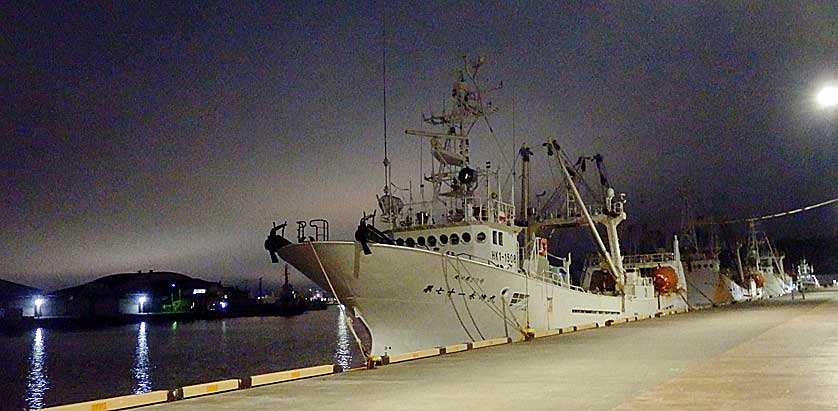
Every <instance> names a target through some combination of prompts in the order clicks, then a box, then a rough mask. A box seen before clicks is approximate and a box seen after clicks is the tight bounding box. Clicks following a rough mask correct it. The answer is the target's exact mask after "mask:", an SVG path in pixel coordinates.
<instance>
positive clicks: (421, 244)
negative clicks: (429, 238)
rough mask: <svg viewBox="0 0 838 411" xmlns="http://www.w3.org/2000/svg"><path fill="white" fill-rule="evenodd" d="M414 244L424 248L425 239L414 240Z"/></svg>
mask: <svg viewBox="0 0 838 411" xmlns="http://www.w3.org/2000/svg"><path fill="white" fill-rule="evenodd" d="M416 244H419V245H420V246H422V247H424V246H425V237H419V238H417V239H416Z"/></svg>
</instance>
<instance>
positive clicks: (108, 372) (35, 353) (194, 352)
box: [0, 306, 363, 411]
mask: <svg viewBox="0 0 838 411" xmlns="http://www.w3.org/2000/svg"><path fill="white" fill-rule="evenodd" d="M332 363H334V364H338V365H339V366H342V367H344V368H350V367H356V366H359V365H361V364H362V363H363V355H362V354H361V353H360V349H359V348H358V345H357V343H356V342H355V339H354V337H353V335H352V333H351V331H350V330H349V327H348V326H347V325H346V321H345V314H344V312H343V310H341V309H340V307H338V306H330V307H329V308H328V309H327V310H321V311H309V312H306V313H304V314H302V315H297V316H293V317H243V318H228V319H216V320H195V321H186V322H184V321H174V322H141V323H138V324H127V325H121V326H113V327H102V328H85V329H56V328H35V329H32V330H24V331H20V332H16V333H14V334H8V333H7V334H0V365H2V366H0V410H3V411H5V410H22V409H39V408H43V407H49V406H55V405H61V404H67V403H74V402H81V401H89V400H94V399H100V398H107V397H114V396H120V395H126V394H134V393H144V392H149V391H152V390H161V389H164V390H165V389H173V388H177V387H182V386H184V385H190V384H197V383H202V382H209V381H216V380H221V379H228V378H242V377H245V376H250V375H254V374H260V373H266V372H273V371H280V370H287V369H293V368H300V367H306V366H312V365H322V364H332Z"/></svg>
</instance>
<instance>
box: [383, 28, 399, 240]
mask: <svg viewBox="0 0 838 411" xmlns="http://www.w3.org/2000/svg"><path fill="white" fill-rule="evenodd" d="M381 85H382V87H381V90H382V93H381V94H382V100H383V106H384V196H385V197H384V198H386V199H387V213H386V214H387V216H388V219H389V221H390V228H391V229H394V228H396V219H395V218H393V196H392V195H390V188H391V184H392V181H391V175H390V174H391V169H390V158H389V157H388V156H387V13H386V12H384V13H382V14H381Z"/></svg>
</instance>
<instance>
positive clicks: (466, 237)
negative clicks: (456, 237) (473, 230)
mask: <svg viewBox="0 0 838 411" xmlns="http://www.w3.org/2000/svg"><path fill="white" fill-rule="evenodd" d="M462 238H463V242H464V243H468V242H471V234H469V233H463V237H462Z"/></svg>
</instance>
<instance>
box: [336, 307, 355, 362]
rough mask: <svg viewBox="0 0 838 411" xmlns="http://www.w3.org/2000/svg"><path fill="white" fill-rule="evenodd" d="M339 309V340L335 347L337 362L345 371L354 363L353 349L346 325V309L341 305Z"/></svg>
mask: <svg viewBox="0 0 838 411" xmlns="http://www.w3.org/2000/svg"><path fill="white" fill-rule="evenodd" d="M339 307H340V310H338V340H337V348H336V349H335V363H336V364H337V365H338V366H340V368H342V369H343V370H344V371H346V370H348V369H349V368H350V366H351V364H352V351H351V350H350V349H349V333H348V331H349V330H348V327H347V325H346V311H345V308H344V307H343V306H342V305H341V306H339Z"/></svg>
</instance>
